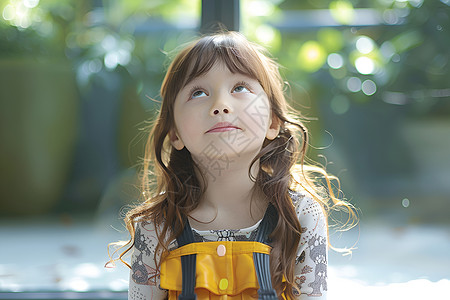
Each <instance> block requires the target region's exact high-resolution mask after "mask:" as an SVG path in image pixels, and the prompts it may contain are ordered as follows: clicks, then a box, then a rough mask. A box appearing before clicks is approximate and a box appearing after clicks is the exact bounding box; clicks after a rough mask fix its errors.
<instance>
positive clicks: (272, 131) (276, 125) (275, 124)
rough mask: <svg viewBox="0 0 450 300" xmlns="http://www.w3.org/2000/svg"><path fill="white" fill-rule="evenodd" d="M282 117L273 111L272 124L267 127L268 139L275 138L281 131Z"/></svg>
mask: <svg viewBox="0 0 450 300" xmlns="http://www.w3.org/2000/svg"><path fill="white" fill-rule="evenodd" d="M280 123H281V121H280V119H278V117H277V116H276V115H275V114H273V113H272V117H271V118H270V125H269V128H268V129H267V133H266V138H267V139H268V140H273V139H274V138H276V137H277V136H278V134H279V133H280Z"/></svg>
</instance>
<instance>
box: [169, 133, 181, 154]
mask: <svg viewBox="0 0 450 300" xmlns="http://www.w3.org/2000/svg"><path fill="white" fill-rule="evenodd" d="M169 138H170V143H171V144H172V146H173V147H174V148H175V149H177V150H181V149H183V148H184V143H183V141H182V140H181V139H180V138H179V137H178V134H177V133H176V132H175V130H174V129H171V130H170V131H169Z"/></svg>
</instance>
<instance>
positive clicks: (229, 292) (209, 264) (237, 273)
mask: <svg viewBox="0 0 450 300" xmlns="http://www.w3.org/2000/svg"><path fill="white" fill-rule="evenodd" d="M220 245H223V246H225V249H226V251H225V254H224V255H223V256H220V255H219V253H220V252H221V251H218V250H217V249H218V247H219V246H220ZM223 246H220V247H221V250H223ZM270 250H271V247H270V246H268V245H265V244H263V243H259V242H247V241H245V242H244V241H242V242H229V241H219V242H200V243H191V244H188V245H186V246H183V247H180V248H177V249H175V250H173V251H170V253H169V254H168V256H167V257H166V258H165V259H164V261H163V262H162V263H161V287H162V288H164V289H167V290H169V300H172V299H173V300H176V299H177V298H178V295H179V294H180V293H181V285H182V275H181V256H182V255H189V254H197V264H196V287H195V293H196V294H197V298H198V299H199V300H203V299H231V300H234V299H257V298H258V288H259V284H258V278H257V276H256V271H255V267H254V263H253V253H254V252H258V253H265V254H270ZM220 254H223V251H222V253H220ZM283 298H284V297H283Z"/></svg>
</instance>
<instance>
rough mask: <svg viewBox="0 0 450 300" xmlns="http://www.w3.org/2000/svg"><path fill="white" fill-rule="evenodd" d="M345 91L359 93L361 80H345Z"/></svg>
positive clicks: (353, 78)
mask: <svg viewBox="0 0 450 300" xmlns="http://www.w3.org/2000/svg"><path fill="white" fill-rule="evenodd" d="M347 89H348V90H349V91H350V92H353V93H356V92H359V91H360V90H361V79H359V78H358V77H350V78H349V79H347Z"/></svg>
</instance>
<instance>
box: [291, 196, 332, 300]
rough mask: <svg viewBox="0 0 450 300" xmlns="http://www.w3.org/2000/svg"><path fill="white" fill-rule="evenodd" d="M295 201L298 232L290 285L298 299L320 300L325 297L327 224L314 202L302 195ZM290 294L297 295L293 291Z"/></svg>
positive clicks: (316, 203)
mask: <svg viewBox="0 0 450 300" xmlns="http://www.w3.org/2000/svg"><path fill="white" fill-rule="evenodd" d="M296 197H297V199H293V200H294V202H295V204H296V212H297V216H298V218H299V221H300V226H301V231H302V234H301V238H300V243H299V247H298V250H297V258H296V261H295V269H294V282H295V285H296V286H297V287H298V289H299V290H300V291H301V294H300V295H299V296H298V299H301V300H319V299H321V300H323V299H326V297H327V277H328V276H327V267H328V241H327V239H328V231H327V221H326V218H325V214H324V212H323V210H322V207H321V205H320V204H319V203H318V202H317V201H316V200H314V199H312V198H311V197H308V196H306V195H303V194H297V195H296ZM295 200H297V201H295ZM294 294H295V295H298V292H296V291H295V290H294Z"/></svg>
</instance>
